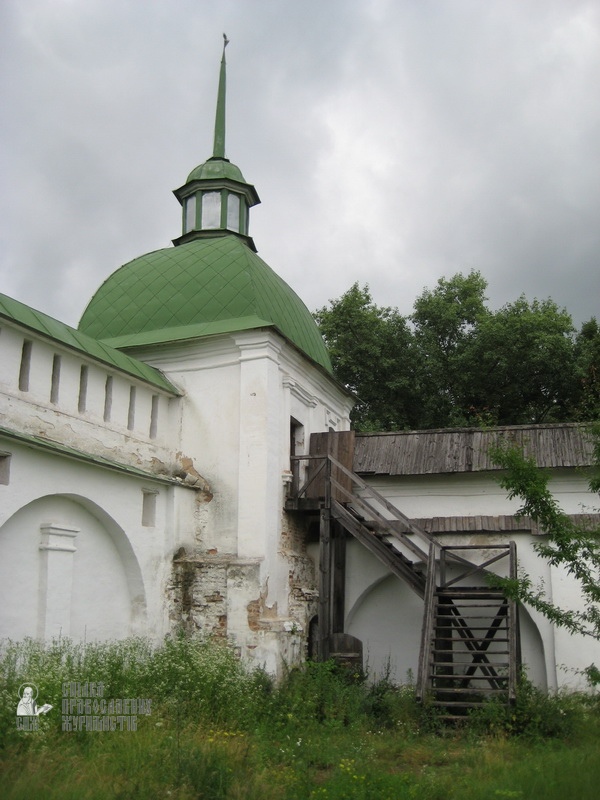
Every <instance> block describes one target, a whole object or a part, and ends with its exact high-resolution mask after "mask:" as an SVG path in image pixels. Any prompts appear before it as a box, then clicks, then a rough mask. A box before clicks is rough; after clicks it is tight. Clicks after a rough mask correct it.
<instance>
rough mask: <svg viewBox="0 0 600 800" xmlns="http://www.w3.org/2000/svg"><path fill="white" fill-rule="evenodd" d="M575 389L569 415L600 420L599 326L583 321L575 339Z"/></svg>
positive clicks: (579, 419)
mask: <svg viewBox="0 0 600 800" xmlns="http://www.w3.org/2000/svg"><path fill="white" fill-rule="evenodd" d="M574 356H575V391H574V395H573V398H572V408H571V416H572V419H573V420H574V421H583V422H585V421H591V420H600V326H599V325H598V322H597V320H596V319H595V318H594V317H592V319H590V320H588V321H587V322H584V323H583V325H582V326H581V330H580V331H579V333H578V334H577V338H576V340H575V350H574Z"/></svg>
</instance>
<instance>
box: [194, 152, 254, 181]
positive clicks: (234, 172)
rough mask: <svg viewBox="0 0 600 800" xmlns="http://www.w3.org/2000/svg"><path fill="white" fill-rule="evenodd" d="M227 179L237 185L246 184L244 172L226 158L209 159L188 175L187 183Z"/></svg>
mask: <svg viewBox="0 0 600 800" xmlns="http://www.w3.org/2000/svg"><path fill="white" fill-rule="evenodd" d="M223 178H226V179H228V180H230V181H236V182H237V183H246V180H245V178H244V176H243V175H242V171H241V170H240V168H239V167H236V165H235V164H232V163H231V161H229V160H228V159H226V158H209V159H208V161H205V162H204V164H200V165H199V166H197V167H196V168H195V169H193V170H192V171H191V172H190V174H189V175H188V178H187V181H186V183H191V182H192V181H206V180H222V179H223Z"/></svg>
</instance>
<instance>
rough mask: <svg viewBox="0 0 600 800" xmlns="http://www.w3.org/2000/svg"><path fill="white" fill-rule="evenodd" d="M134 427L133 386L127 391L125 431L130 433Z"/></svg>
mask: <svg viewBox="0 0 600 800" xmlns="http://www.w3.org/2000/svg"><path fill="white" fill-rule="evenodd" d="M134 426H135V386H131V387H130V389H129V409H128V410H127V430H129V431H132V430H133V428H134Z"/></svg>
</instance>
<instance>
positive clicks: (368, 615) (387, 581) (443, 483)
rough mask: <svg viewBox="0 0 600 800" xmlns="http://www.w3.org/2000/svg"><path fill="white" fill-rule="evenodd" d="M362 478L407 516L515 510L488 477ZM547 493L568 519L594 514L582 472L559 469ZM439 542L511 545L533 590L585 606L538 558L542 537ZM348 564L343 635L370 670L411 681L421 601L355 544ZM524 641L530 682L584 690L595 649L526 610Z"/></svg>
mask: <svg viewBox="0 0 600 800" xmlns="http://www.w3.org/2000/svg"><path fill="white" fill-rule="evenodd" d="M367 480H368V483H369V484H371V485H373V486H374V487H375V488H376V489H377V490H378V491H379V492H380V493H381V494H383V495H384V496H385V497H386V498H387V499H388V500H390V501H391V502H392V503H393V504H394V505H395V506H396V507H397V508H398V509H400V510H401V511H402V512H403V513H404V514H406V515H407V516H408V517H410V518H432V517H452V516H479V515H482V516H499V515H511V514H514V513H515V512H516V511H517V509H518V507H519V503H518V501H517V500H512V501H511V500H509V499H508V498H507V496H506V492H505V491H504V490H503V489H502V488H501V487H500V486H499V485H498V483H497V480H496V479H495V477H494V475H493V474H489V473H488V474H485V473H478V474H458V475H433V476H411V477H381V476H377V477H372V478H368V479H367ZM550 488H551V489H552V491H553V493H554V495H555V497H556V499H557V501H558V503H559V505H560V506H561V508H562V509H563V510H564V511H565V512H566V513H569V514H578V513H583V512H585V511H587V512H589V511H591V510H593V509H591V508H590V500H592V501H593V498H592V497H591V495H590V494H589V491H588V488H587V479H586V476H585V475H584V474H581V473H580V472H577V471H576V470H557V471H555V472H554V473H553V474H552V475H551V479H550ZM436 538H437V539H438V541H439V542H440V543H441V544H448V545H450V544H482V543H502V542H507V541H509V540H513V541H515V543H516V545H517V556H518V562H519V567H520V569H522V570H523V571H524V572H526V573H527V574H529V575H530V576H531V578H532V580H533V583H534V585H537V584H539V583H543V585H544V587H545V590H546V592H547V593H548V596H549V598H551V599H553V601H554V602H555V603H556V604H557V605H559V606H561V607H565V608H582V599H581V594H580V591H579V590H578V586H577V584H576V583H575V582H574V581H573V580H572V579H571V578H570V577H569V576H568V575H566V574H565V573H564V571H563V570H558V569H556V568H554V567H551V566H550V565H549V564H548V562H547V561H545V560H544V559H541V558H540V557H539V556H538V555H537V554H536V552H535V549H534V545H535V543H536V541H539V540H540V537H539V536H534V535H532V534H531V533H528V532H525V531H523V532H521V533H519V532H511V533H510V534H505V535H502V534H489V533H488V534H479V533H478V534H472V535H471V534H464V535H460V534H438V535H437V536H436ZM347 558H348V562H347V597H346V631H347V632H348V633H350V634H352V635H354V636H357V637H358V638H359V639H361V640H362V641H363V643H364V647H365V654H366V658H367V659H368V661H369V665H370V667H371V669H372V671H373V672H375V673H377V674H381V673H382V672H384V671H385V670H387V668H388V666H389V667H390V668H391V670H392V676H393V677H395V678H396V679H398V680H406V676H407V673H408V672H409V671H410V673H411V674H412V675H415V674H416V670H417V668H418V653H419V645H420V631H421V623H422V616H423V603H422V601H421V600H420V599H419V598H418V596H417V595H415V594H414V593H413V592H412V591H411V590H410V589H409V588H408V587H407V586H405V585H404V584H403V583H402V582H401V581H400V580H399V579H397V578H395V577H394V576H392V575H391V574H389V573H388V572H387V571H386V569H385V568H384V567H383V566H382V565H381V564H380V563H379V562H378V561H377V560H376V559H375V558H374V557H373V556H372V555H371V554H370V553H369V552H368V551H366V550H365V549H364V548H362V547H361V546H360V545H359V544H357V543H356V542H355V541H353V540H352V541H350V543H349V547H348V556H347ZM521 637H522V647H523V662H524V665H525V666H526V668H527V671H528V674H529V677H530V678H531V679H532V680H533V681H534V682H535V683H536V684H537V685H539V686H540V687H542V688H548V689H552V690H553V689H557V688H560V687H569V688H583V687H584V686H585V680H584V678H583V677H582V675H581V670H582V669H584V668H585V667H586V666H589V665H590V664H591V663H594V662H595V663H596V664H597V663H599V662H600V643H598V642H596V641H595V640H593V639H591V638H589V637H582V636H573V635H571V634H569V633H567V632H566V631H564V630H563V629H560V628H556V627H555V626H554V625H553V624H551V623H550V622H549V621H548V620H547V619H546V618H545V617H544V616H542V615H541V614H540V613H539V612H536V611H534V610H533V609H529V608H525V609H523V611H522V613H521Z"/></svg>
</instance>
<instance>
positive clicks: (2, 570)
mask: <svg viewBox="0 0 600 800" xmlns="http://www.w3.org/2000/svg"><path fill="white" fill-rule="evenodd" d="M145 616H146V594H145V590H144V583H143V577H142V572H141V569H140V565H139V562H138V559H137V557H136V555H135V553H134V550H133V548H132V545H131V543H130V542H129V540H128V538H127V535H126V533H125V531H124V530H123V529H122V528H121V527H120V526H119V525H118V524H117V523H116V521H115V520H114V518H113V517H112V516H111V515H110V514H108V512H106V511H105V510H104V509H103V508H101V507H100V506H99V505H98V504H97V503H95V502H94V501H92V500H90V499H89V498H86V497H82V496H80V495H77V494H73V493H56V494H49V495H43V496H41V497H38V498H36V499H35V500H32V501H30V502H28V503H27V504H26V505H24V506H22V507H21V508H20V509H19V510H17V511H16V512H15V513H14V514H12V515H11V517H10V518H9V519H8V520H7V521H6V522H5V523H4V524H3V525H2V527H1V528H0V636H9V637H10V638H13V639H21V638H23V637H24V636H34V637H38V638H48V639H50V638H54V637H56V636H61V635H64V636H71V637H73V638H74V639H79V640H83V639H99V640H103V639H113V638H123V637H125V636H128V635H131V634H132V633H136V632H138V631H139V629H140V626H141V625H143V622H144V620H145Z"/></svg>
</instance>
